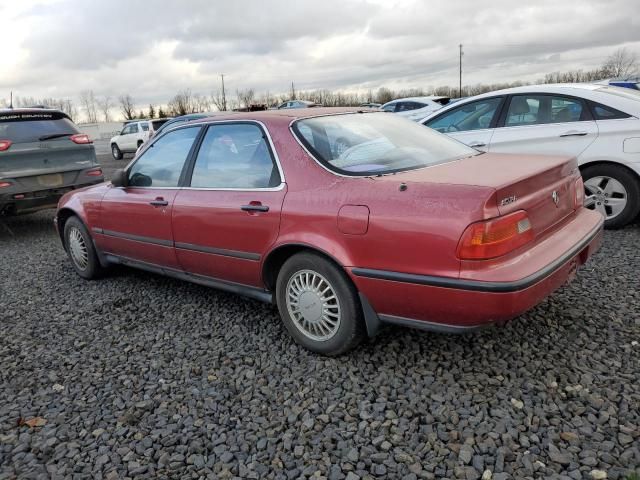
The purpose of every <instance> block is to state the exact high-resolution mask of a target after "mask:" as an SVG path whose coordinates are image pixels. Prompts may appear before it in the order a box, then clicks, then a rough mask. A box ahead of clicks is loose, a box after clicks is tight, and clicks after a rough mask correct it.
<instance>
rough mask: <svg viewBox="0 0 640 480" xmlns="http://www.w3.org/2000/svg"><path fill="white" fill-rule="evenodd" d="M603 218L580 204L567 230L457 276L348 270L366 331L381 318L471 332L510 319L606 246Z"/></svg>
mask: <svg viewBox="0 0 640 480" xmlns="http://www.w3.org/2000/svg"><path fill="white" fill-rule="evenodd" d="M603 222H604V219H603V217H602V216H601V215H600V214H599V213H597V212H594V211H591V210H587V209H584V208H583V209H580V211H579V212H578V213H577V214H576V215H574V218H573V219H571V220H570V221H569V222H567V223H566V224H564V225H563V226H562V227H561V228H559V229H557V230H556V231H554V232H553V233H552V234H550V235H548V236H546V237H545V238H544V239H542V240H540V241H538V242H537V243H536V244H535V245H534V246H533V247H531V248H530V249H527V250H526V251H524V252H523V253H521V254H520V255H519V256H517V257H515V258H509V259H508V260H505V261H503V262H502V263H500V262H494V263H491V264H490V265H489V266H488V267H487V268H486V269H482V268H477V266H478V263H477V262H476V263H475V264H473V263H471V264H470V265H466V266H465V265H464V264H463V267H462V270H461V275H460V277H459V278H447V277H433V276H428V275H416V274H405V273H399V272H389V271H381V270H370V269H366V268H349V269H348V272H349V274H350V276H351V278H352V279H353V281H354V283H355V284H356V287H357V288H358V291H359V292H360V296H361V300H362V303H363V307H364V310H365V317H366V320H367V329H368V331H369V333H370V334H372V333H375V332H374V331H375V330H376V329H377V326H378V325H379V324H380V323H389V324H396V325H402V326H408V327H414V328H419V329H424V330H432V331H441V332H466V331H469V330H474V329H478V328H482V327H486V326H490V325H504V324H505V323H506V322H507V321H509V320H511V319H513V318H515V317H517V316H519V315H521V314H523V313H524V312H526V311H527V310H529V309H531V308H533V307H534V306H536V305H537V304H538V303H540V302H541V301H542V300H544V299H545V298H546V297H547V296H549V295H550V294H552V293H553V292H554V291H555V290H557V289H558V288H559V287H561V286H562V285H564V284H565V283H568V282H570V281H571V280H573V278H574V277H575V275H576V273H577V269H578V268H579V267H580V266H581V265H583V264H584V263H585V262H586V261H587V259H588V258H589V257H590V256H591V255H593V254H594V253H595V252H596V251H597V250H598V249H599V248H600V246H601V244H602V237H603V232H602V226H603Z"/></svg>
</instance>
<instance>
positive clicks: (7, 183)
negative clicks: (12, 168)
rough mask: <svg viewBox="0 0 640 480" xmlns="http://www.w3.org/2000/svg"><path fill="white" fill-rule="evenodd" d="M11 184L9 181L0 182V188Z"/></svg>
mask: <svg viewBox="0 0 640 480" xmlns="http://www.w3.org/2000/svg"><path fill="white" fill-rule="evenodd" d="M10 186H11V184H10V183H9V182H0V188H5V187H10Z"/></svg>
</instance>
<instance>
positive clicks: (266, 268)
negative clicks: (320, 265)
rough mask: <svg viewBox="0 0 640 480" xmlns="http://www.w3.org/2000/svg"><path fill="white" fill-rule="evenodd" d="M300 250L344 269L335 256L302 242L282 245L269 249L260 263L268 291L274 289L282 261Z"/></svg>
mask: <svg viewBox="0 0 640 480" xmlns="http://www.w3.org/2000/svg"><path fill="white" fill-rule="evenodd" d="M301 252H311V253H316V254H318V255H320V256H322V257H323V258H325V259H327V260H328V261H330V262H331V263H333V264H334V265H335V266H336V267H338V268H340V269H341V270H344V268H343V267H342V265H340V263H339V262H338V261H337V260H336V259H335V258H333V257H332V256H331V255H329V254H328V253H326V252H323V251H322V250H319V249H317V248H314V247H310V246H308V245H303V244H290V245H283V246H281V247H278V248H276V249H275V250H273V251H271V252H270V253H269V254H268V255H267V258H266V259H265V261H264V263H263V265H262V280H263V281H264V284H265V286H266V287H267V289H268V290H269V291H272V292H273V291H275V289H276V281H277V280H278V273H279V272H280V269H281V268H282V265H284V262H286V261H287V260H288V259H289V258H291V257H292V256H293V255H295V254H297V253H301Z"/></svg>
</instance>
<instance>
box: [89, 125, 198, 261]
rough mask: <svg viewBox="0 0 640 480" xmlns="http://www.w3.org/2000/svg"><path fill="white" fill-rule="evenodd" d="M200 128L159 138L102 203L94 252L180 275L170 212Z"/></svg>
mask: <svg viewBox="0 0 640 480" xmlns="http://www.w3.org/2000/svg"><path fill="white" fill-rule="evenodd" d="M199 131H200V127H199V126H194V127H187V128H181V129H178V130H174V131H172V132H169V133H167V134H166V135H164V136H162V137H161V138H158V140H157V141H156V142H154V143H153V144H152V145H151V146H150V147H149V148H147V149H146V150H145V151H144V152H143V153H142V155H140V156H139V157H138V158H137V159H136V160H135V161H134V162H133V163H132V164H131V165H130V166H129V167H128V168H127V171H126V178H127V180H126V186H125V187H112V188H110V189H109V190H108V191H107V193H106V194H105V196H104V197H103V199H102V203H101V212H100V227H99V228H97V230H96V231H94V233H95V234H96V243H97V244H98V248H99V249H100V250H102V251H103V252H105V253H109V254H113V255H116V256H118V257H124V258H125V259H130V260H135V261H139V262H144V263H148V264H153V265H159V266H163V267H168V268H173V269H179V268H180V267H179V264H178V261H177V259H176V255H175V250H174V247H173V233H172V230H171V228H172V227H171V212H172V208H173V202H174V199H175V197H176V194H177V192H178V188H179V185H180V179H181V177H182V175H183V169H184V167H185V164H186V160H187V158H188V156H189V153H190V151H191V148H192V146H193V145H194V143H195V139H196V137H197V135H198V133H199Z"/></svg>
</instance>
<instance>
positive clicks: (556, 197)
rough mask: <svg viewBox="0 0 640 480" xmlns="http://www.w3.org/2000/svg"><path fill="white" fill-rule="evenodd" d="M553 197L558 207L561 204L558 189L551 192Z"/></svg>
mask: <svg viewBox="0 0 640 480" xmlns="http://www.w3.org/2000/svg"><path fill="white" fill-rule="evenodd" d="M551 198H552V199H553V203H555V204H556V207H558V206H560V205H559V204H560V195H558V192H557V191H556V190H554V191H553V193H552V194H551Z"/></svg>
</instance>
